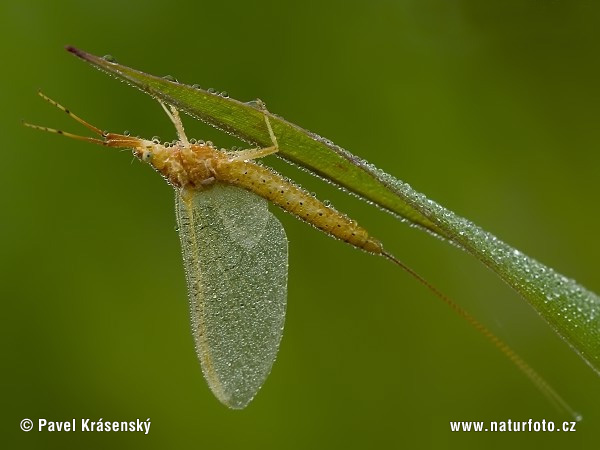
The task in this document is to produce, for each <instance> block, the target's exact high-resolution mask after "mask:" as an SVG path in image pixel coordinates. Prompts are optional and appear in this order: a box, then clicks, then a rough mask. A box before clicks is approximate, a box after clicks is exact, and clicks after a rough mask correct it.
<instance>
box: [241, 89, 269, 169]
mask: <svg viewBox="0 0 600 450" xmlns="http://www.w3.org/2000/svg"><path fill="white" fill-rule="evenodd" d="M258 104H259V105H260V107H261V109H262V110H263V112H264V118H265V124H266V125H267V130H268V131H269V136H270V137H271V143H272V144H273V145H271V146H269V147H265V148H251V149H248V150H239V151H237V152H235V153H233V157H232V160H241V161H247V160H249V159H258V158H263V157H265V156H268V155H272V154H273V153H277V152H278V151H279V145H278V144H277V138H276V137H275V133H274V132H273V128H272V127H271V122H270V121H269V116H268V114H267V113H268V111H267V108H266V106H265V104H264V103H263V102H262V101H261V100H259V101H258Z"/></svg>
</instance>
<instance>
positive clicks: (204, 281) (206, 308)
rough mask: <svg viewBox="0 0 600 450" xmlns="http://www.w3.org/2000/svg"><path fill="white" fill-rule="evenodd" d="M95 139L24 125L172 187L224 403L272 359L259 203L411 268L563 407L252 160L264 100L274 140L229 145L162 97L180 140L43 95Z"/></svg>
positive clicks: (280, 304) (268, 259)
mask: <svg viewBox="0 0 600 450" xmlns="http://www.w3.org/2000/svg"><path fill="white" fill-rule="evenodd" d="M39 95H40V96H41V97H42V98H44V99H45V100H46V101H48V102H49V103H51V104H52V105H54V106H56V107H57V108H59V109H61V110H62V111H64V112H65V113H66V114H67V115H69V116H70V117H71V118H73V119H74V120H76V121H77V122H79V123H80V124H82V125H83V126H85V127H87V128H88V129H89V130H90V131H92V132H93V133H94V134H96V135H98V136H99V137H98V138H93V137H86V136H80V135H75V134H72V133H68V132H64V131H61V130H57V129H54V128H48V127H42V126H38V125H32V124H29V123H25V125H26V126H28V127H31V128H35V129H39V130H42V131H48V132H51V133H56V134H61V135H63V136H67V137H69V138H73V139H78V140H83V141H88V142H92V143H95V144H99V145H102V146H105V147H115V148H129V149H132V151H133V154H134V156H135V157H137V158H138V159H140V160H141V161H143V162H146V163H148V164H149V165H150V166H152V167H153V168H154V169H155V170H156V171H157V172H159V173H160V174H161V175H162V176H163V177H164V178H165V180H166V181H167V182H168V183H169V184H170V185H171V186H173V188H174V190H175V209H176V215H177V223H178V229H179V236H180V240H181V246H182V253H183V260H184V266H185V272H186V280H187V287H188V295H189V302H190V309H191V317H192V334H193V337H194V340H195V346H196V352H197V355H198V358H199V360H200V363H201V366H202V371H203V373H204V376H205V378H206V380H207V382H208V385H209V387H210V389H211V390H212V392H213V393H214V394H215V396H216V397H217V398H218V399H219V400H220V401H221V402H222V403H224V404H225V405H226V406H228V407H230V408H234V409H241V408H244V407H245V406H246V405H247V404H248V403H249V402H250V401H251V400H252V399H253V398H254V396H255V395H256V393H257V392H258V390H259V389H260V387H261V386H262V384H263V383H264V381H265V379H266V378H267V376H268V375H269V372H270V370H271V367H272V365H273V362H274V361H275V358H276V355H277V351H278V349H279V343H280V340H281V336H282V332H283V324H284V319H285V307H286V297H287V269H288V267H287V238H286V235H285V231H284V230H283V227H282V225H281V223H280V222H279V221H278V219H277V218H276V217H275V216H274V215H273V214H272V213H270V212H269V210H268V208H267V206H268V205H267V202H268V201H270V202H271V203H274V204H276V205H277V206H279V207H281V208H282V209H284V210H285V211H287V212H289V213H291V214H293V215H294V216H296V217H298V218H299V219H302V220H304V221H305V222H308V223H310V224H312V225H314V226H315V227H317V228H318V229H320V230H322V231H324V232H325V233H327V234H329V235H331V236H333V237H335V238H338V239H340V240H343V241H345V242H347V243H348V244H350V245H353V246H354V247H357V248H360V249H362V250H364V251H366V252H368V253H371V254H376V255H381V256H384V257H385V258H387V259H389V260H390V261H392V262H393V263H395V264H396V265H398V266H399V267H400V268H402V269H403V270H404V271H406V272H407V273H409V274H410V275H411V276H412V277H414V278H415V279H416V280H417V281H419V283H421V284H422V285H424V286H425V287H426V288H427V289H429V290H430V291H431V292H432V293H433V294H434V295H435V296H436V297H438V298H439V299H441V300H442V301H443V302H444V303H446V304H447V305H448V306H450V307H451V308H452V309H453V310H454V311H455V312H456V313H457V314H458V315H459V316H461V317H463V318H464V319H465V320H466V321H467V322H469V323H470V324H471V325H472V326H473V327H474V328H475V329H477V331H479V332H480V333H481V334H483V335H484V336H485V337H486V338H487V339H488V340H490V341H491V342H492V343H493V344H494V345H495V346H496V347H497V348H498V349H499V350H500V351H501V352H502V353H504V355H505V356H507V357H508V358H509V359H510V360H511V361H512V362H513V363H514V364H515V365H516V366H517V367H518V368H519V369H520V370H521V371H522V372H523V373H524V374H525V375H526V376H527V377H528V378H530V379H531V381H532V382H533V383H534V384H535V385H536V386H537V388H538V389H540V391H542V393H543V394H544V395H546V396H547V397H548V398H549V399H550V400H551V401H552V402H553V403H554V404H556V405H557V406H558V407H559V408H561V409H563V410H566V411H567V412H569V413H571V414H572V415H573V416H575V415H576V414H575V413H574V412H572V410H571V408H570V407H569V406H568V405H567V404H566V403H565V401H564V400H563V399H562V398H561V397H560V396H559V395H558V394H557V393H556V392H555V391H554V389H553V388H552V387H551V386H550V385H549V384H548V383H547V382H546V381H545V380H544V379H543V378H542V377H541V376H540V375H539V374H538V373H537V372H536V371H535V370H534V369H533V368H531V367H530V366H529V365H528V364H527V363H526V362H525V361H524V360H522V359H521V358H520V357H519V356H518V355H517V354H516V353H515V352H514V351H513V350H512V349H511V348H510V347H508V346H507V345H506V344H505V343H504V342H503V341H502V340H500V339H499V338H498V337H497V336H496V335H494V334H493V333H492V332H491V331H489V330H488V329H487V328H486V327H485V326H484V325H482V324H481V323H480V322H479V321H477V320H476V319H475V318H474V317H473V316H471V315H470V314H469V313H468V312H467V311H465V310H464V309H463V308H461V307H460V306H459V305H458V304H456V303H455V302H454V301H453V300H451V299H450V298H448V297H447V296H446V295H445V294H443V293H442V292H440V291H439V290H438V289H437V288H435V287H434V286H433V285H431V284H430V283H429V282H428V281H426V280H425V279H424V278H423V277H421V276H420V275H419V274H417V273H416V272H415V271H414V270H412V269H411V268H409V267H408V266H406V265H405V264H404V263H402V262H401V261H400V260H399V259H397V258H396V257H395V256H393V255H392V254H390V253H388V252H387V251H385V250H384V248H383V245H382V244H381V243H380V242H379V241H378V240H377V239H375V238H373V237H372V236H370V234H369V233H368V232H367V231H366V230H365V229H364V228H362V227H361V226H359V225H358V224H357V223H356V222H355V221H354V220H352V219H350V218H349V217H347V216H346V215H344V214H342V213H340V212H338V211H336V210H335V209H333V208H332V207H330V206H328V205H325V204H324V203H323V202H321V201H319V200H318V199H317V198H315V197H314V196H313V195H311V194H310V193H308V192H306V191H305V190H303V189H302V188H300V187H299V186H297V185H295V184H293V183H292V182H290V181H288V180H286V179H285V178H283V177H282V176H280V175H279V174H277V173H276V172H274V171H273V170H271V169H269V168H267V167H265V166H262V165H260V164H258V163H256V162H255V161H254V160H256V159H259V158H262V157H264V156H267V155H270V154H273V153H276V152H277V151H278V145H277V138H276V136H275V135H274V133H273V130H272V128H271V125H270V122H269V115H268V112H267V111H266V108H264V105H262V106H261V107H262V108H263V110H264V119H265V127H266V128H267V130H268V132H269V135H270V137H271V141H272V145H271V146H269V147H266V148H256V149H247V150H240V151H227V150H225V149H217V148H215V147H214V146H213V145H212V144H211V143H205V142H203V141H199V142H196V141H194V140H189V139H188V138H187V136H186V134H185V131H184V128H183V124H182V122H181V119H180V117H179V112H178V110H177V109H176V108H175V107H174V106H172V105H165V104H164V103H162V102H161V105H162V107H163V109H164V111H165V113H166V114H167V116H168V117H169V118H170V120H171V121H172V122H173V125H174V126H175V129H176V131H177V136H178V139H177V141H175V142H174V143H172V144H169V143H164V144H161V143H160V142H159V141H158V140H147V139H142V138H138V137H132V136H129V135H125V134H117V133H108V132H103V131H101V130H100V129H99V128H97V127H95V126H93V125H91V124H89V123H88V122H86V121H85V120H83V119H81V118H80V117H78V116H76V115H75V114H73V113H72V112H71V111H69V110H68V109H66V108H65V107H63V106H61V105H60V104H58V103H56V102H55V101H54V100H52V99H50V98H48V97H46V96H45V95H44V94H42V93H41V92H40V93H39Z"/></svg>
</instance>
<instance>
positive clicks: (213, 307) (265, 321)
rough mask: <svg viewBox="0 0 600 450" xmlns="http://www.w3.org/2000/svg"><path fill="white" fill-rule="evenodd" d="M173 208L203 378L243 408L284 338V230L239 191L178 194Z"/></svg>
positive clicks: (221, 188) (263, 205)
mask: <svg viewBox="0 0 600 450" xmlns="http://www.w3.org/2000/svg"><path fill="white" fill-rule="evenodd" d="M176 192H177V191H176ZM175 208H176V213H177V223H178V225H179V236H180V238H181V247H182V251H183V261H184V265H185V272H186V278H187V285H188V293H189V299H190V307H191V315H192V333H193V335H194V339H195V344H196V352H197V354H198V357H199V358H200V363H201V365H202V371H203V373H204V377H205V378H206V380H207V382H208V385H209V386H210V388H211V390H212V391H213V393H214V394H215V396H216V397H217V398H218V399H219V400H220V401H221V402H222V403H224V404H225V405H227V406H229V407H230V408H236V409H237V408H244V407H245V406H246V405H247V404H248V403H249V402H250V401H251V400H252V398H253V397H254V395H256V392H257V391H258V390H259V389H260V387H261V386H262V384H263V383H264V381H265V379H266V378H267V376H268V375H269V372H270V371H271V366H272V365H273V362H274V361H275V357H276V355H277V350H278V348H279V342H280V340H281V335H282V332H283V323H284V319H285V305H286V296H287V238H286V236H285V231H284V229H283V227H282V225H281V223H280V222H279V220H277V218H276V217H275V216H274V215H273V214H271V213H270V212H269V210H268V208H267V201H266V200H264V199H263V198H261V197H259V196H257V195H255V194H253V193H251V192H248V191H245V190H243V189H240V188H237V187H234V186H225V185H218V184H217V185H214V186H213V187H212V188H209V189H206V190H203V191H191V190H186V191H183V192H181V193H179V192H177V193H176V200H175Z"/></svg>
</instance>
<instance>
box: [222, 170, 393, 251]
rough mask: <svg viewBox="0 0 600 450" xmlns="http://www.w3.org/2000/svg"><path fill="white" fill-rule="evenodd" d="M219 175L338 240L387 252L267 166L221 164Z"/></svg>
mask: <svg viewBox="0 0 600 450" xmlns="http://www.w3.org/2000/svg"><path fill="white" fill-rule="evenodd" d="M215 172H216V178H217V180H218V181H221V182H225V183H228V184H233V185H235V186H239V187H241V188H244V189H247V190H249V191H252V192H254V193H256V194H257V195H260V196H261V197H263V198H265V199H267V200H269V201H270V202H272V203H274V204H276V205H278V206H280V207H281V208H283V209H285V210H286V211H288V212H290V213H292V214H293V215H295V216H296V217H298V218H300V219H302V220H304V221H306V222H308V223H310V224H312V225H314V226H315V227H317V228H319V229H320V230H322V231H324V232H326V233H328V234H330V235H332V236H334V237H336V238H339V239H341V240H343V241H345V242H348V243H349V244H352V245H354V246H356V247H359V248H362V249H363V250H366V251H368V252H371V253H381V252H382V251H383V248H382V246H381V243H380V242H379V241H377V240H376V239H373V238H372V237H370V236H369V234H368V233H367V231H366V230H365V229H364V228H362V227H360V226H359V225H358V224H357V223H356V222H355V221H353V220H351V219H350V218H348V217H346V216H345V215H344V214H342V213H340V212H338V211H336V210H335V209H333V208H330V207H328V206H326V205H325V204H324V203H323V202H321V201H319V200H318V199H316V198H315V197H313V196H312V195H310V194H309V193H308V192H306V191H304V190H303V189H301V188H299V187H298V186H296V185H294V184H292V183H290V182H289V181H287V180H285V179H284V178H282V177H281V176H279V175H278V174H276V173H274V172H272V171H271V170H269V169H267V168H265V167H263V166H259V165H257V164H254V163H252V162H246V161H219V163H218V164H217V167H215Z"/></svg>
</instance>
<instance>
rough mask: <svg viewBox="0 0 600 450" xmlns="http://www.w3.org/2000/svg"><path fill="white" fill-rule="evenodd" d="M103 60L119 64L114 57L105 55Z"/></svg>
mask: <svg viewBox="0 0 600 450" xmlns="http://www.w3.org/2000/svg"><path fill="white" fill-rule="evenodd" d="M102 59H103V60H104V61H108V62H109V63H116V62H117V60H116V59H115V57H114V56H113V55H104V56H103V57H102Z"/></svg>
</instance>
